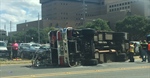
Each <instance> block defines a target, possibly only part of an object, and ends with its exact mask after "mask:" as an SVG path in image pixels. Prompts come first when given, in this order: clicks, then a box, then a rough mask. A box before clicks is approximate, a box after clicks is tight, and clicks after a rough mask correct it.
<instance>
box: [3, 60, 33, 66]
mask: <svg viewBox="0 0 150 78" xmlns="http://www.w3.org/2000/svg"><path fill="white" fill-rule="evenodd" d="M29 63H31V60H21V59H20V60H6V61H0V65H9V64H29Z"/></svg>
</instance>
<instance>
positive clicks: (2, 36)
mask: <svg viewBox="0 0 150 78" xmlns="http://www.w3.org/2000/svg"><path fill="white" fill-rule="evenodd" d="M6 37H7V32H6V31H5V30H3V29H0V40H5V39H6Z"/></svg>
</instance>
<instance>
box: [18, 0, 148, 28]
mask: <svg viewBox="0 0 150 78" xmlns="http://www.w3.org/2000/svg"><path fill="white" fill-rule="evenodd" d="M40 3H41V4H42V5H41V8H42V12H41V13H42V20H40V27H41V28H45V27H51V26H54V27H55V26H60V27H67V26H72V27H77V26H81V25H83V24H84V23H85V22H88V21H92V20H94V19H97V18H102V19H104V20H107V21H109V23H110V27H111V28H112V29H114V26H115V23H116V22H117V21H118V20H122V19H123V18H124V17H126V16H127V15H134V14H137V15H142V16H145V17H148V18H149V17H150V1H149V0H144V1H143V0H40ZM37 22H38V21H33V22H27V23H22V24H18V25H17V31H22V29H23V28H24V29H25V28H30V27H31V26H32V27H36V28H37V26H38V25H37ZM26 24H28V27H27V26H26Z"/></svg>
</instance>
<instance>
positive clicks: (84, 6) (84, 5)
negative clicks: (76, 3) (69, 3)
mask: <svg viewBox="0 0 150 78" xmlns="http://www.w3.org/2000/svg"><path fill="white" fill-rule="evenodd" d="M82 4H83V26H84V25H85V15H86V9H87V8H86V4H85V0H83V2H82Z"/></svg>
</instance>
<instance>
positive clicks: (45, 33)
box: [41, 27, 55, 43]
mask: <svg viewBox="0 0 150 78" xmlns="http://www.w3.org/2000/svg"><path fill="white" fill-rule="evenodd" d="M51 30H55V28H54V27H46V28H44V29H43V30H41V42H42V43H47V42H48V41H49V40H48V32H50V31H51Z"/></svg>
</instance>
